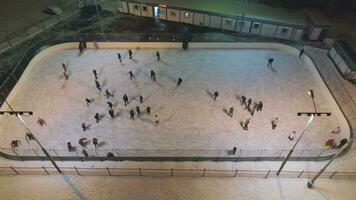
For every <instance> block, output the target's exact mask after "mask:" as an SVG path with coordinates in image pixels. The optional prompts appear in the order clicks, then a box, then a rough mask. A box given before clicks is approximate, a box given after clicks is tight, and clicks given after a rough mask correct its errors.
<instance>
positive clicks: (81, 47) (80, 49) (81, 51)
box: [78, 42, 84, 53]
mask: <svg viewBox="0 0 356 200" xmlns="http://www.w3.org/2000/svg"><path fill="white" fill-rule="evenodd" d="M78 48H79V52H80V53H83V48H84V47H83V44H82V42H79V47H78Z"/></svg>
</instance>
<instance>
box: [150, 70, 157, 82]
mask: <svg viewBox="0 0 356 200" xmlns="http://www.w3.org/2000/svg"><path fill="white" fill-rule="evenodd" d="M151 79H152V80H153V81H156V73H155V72H154V71H153V70H151Z"/></svg>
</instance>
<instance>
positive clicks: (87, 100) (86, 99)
mask: <svg viewBox="0 0 356 200" xmlns="http://www.w3.org/2000/svg"><path fill="white" fill-rule="evenodd" d="M85 101H86V102H87V106H89V105H90V103H91V102H93V101H94V100H90V99H88V98H85Z"/></svg>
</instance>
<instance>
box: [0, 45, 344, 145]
mask: <svg viewBox="0 0 356 200" xmlns="http://www.w3.org/2000/svg"><path fill="white" fill-rule="evenodd" d="M157 50H158V51H159V52H160V54H161V60H160V61H156V57H155V52H156V51H157ZM117 52H120V54H121V55H122V57H123V62H122V63H120V62H119V61H118V59H117V55H116V53H117ZM268 58H274V62H273V66H272V67H271V68H267V60H268ZM61 63H66V64H67V65H68V70H69V71H70V77H69V80H66V79H65V78H64V77H63V75H62V72H63V69H62V67H61ZM93 69H96V70H97V72H98V81H99V82H100V83H101V85H102V87H103V91H101V92H99V91H98V90H97V89H96V88H95V82H94V75H93V73H92V70H93ZM27 70H30V71H29V73H27V75H26V77H22V78H21V80H20V81H21V82H22V84H21V87H20V88H17V91H16V94H14V98H12V100H11V101H10V104H11V105H12V106H13V107H14V108H15V109H16V110H31V111H33V112H34V115H33V116H23V118H24V120H25V121H26V122H27V123H28V124H29V126H30V127H31V129H32V130H33V131H34V133H35V134H36V136H37V137H38V139H39V140H40V141H41V142H42V143H43V145H44V146H45V147H47V148H54V149H65V148H66V147H67V146H66V144H67V142H71V143H72V144H74V145H75V146H79V145H78V140H79V139H80V138H82V137H86V138H88V139H89V140H91V139H92V138H94V137H96V138H98V139H99V142H100V141H105V144H104V145H103V146H102V147H100V148H103V149H163V150H164V149H166V150H169V149H203V150H218V149H231V148H232V147H233V146H236V147H238V148H241V149H276V150H279V149H289V148H290V146H291V145H292V144H293V143H294V141H289V140H288V139H287V137H288V135H289V134H290V133H291V132H292V131H296V133H297V136H298V135H299V134H300V132H301V131H302V130H303V128H304V126H305V124H306V122H307V120H308V117H307V116H297V112H313V111H314V107H313V103H312V99H311V97H310V96H309V95H308V93H307V92H308V90H310V89H312V90H313V91H314V95H315V104H316V107H317V110H318V111H324V112H332V113H340V111H339V110H337V109H335V106H331V104H333V103H334V102H333V101H334V100H333V99H332V98H330V95H326V94H325V92H322V90H325V89H322V87H325V86H324V85H323V84H322V83H321V82H320V81H318V78H317V77H315V73H313V72H312V70H311V69H310V66H308V65H306V63H305V62H304V60H303V59H299V58H298V56H296V55H292V54H290V53H287V52H283V51H278V50H273V49H270V50H259V49H189V50H188V51H184V50H181V49H133V59H132V60H130V59H129V58H128V53H127V49H100V50H92V49H88V50H86V51H85V52H84V53H83V54H82V55H80V56H78V50H76V49H73V50H62V51H59V52H56V53H52V54H50V55H48V56H46V57H45V58H44V59H42V60H40V62H39V63H38V64H37V65H36V66H34V67H32V68H31V69H27ZM151 70H154V71H155V72H156V75H157V81H156V82H153V81H152V80H151V79H150V71H151ZM129 71H132V72H133V73H134V75H135V76H136V77H135V78H134V79H133V80H130V78H129V75H128V72H129ZM178 77H181V78H182V79H183V83H182V85H181V86H180V87H177V86H176V85H177V79H178ZM105 89H109V90H110V91H113V93H114V95H115V97H113V98H112V97H110V98H109V99H107V98H106V97H105V96H104V94H105V92H104V90H105ZM214 91H218V92H219V96H218V98H217V100H216V101H213V99H212V97H211V95H212V93H213V92H214ZM125 93H126V94H127V96H129V99H130V104H129V105H128V106H126V107H125V106H124V102H123V100H122V96H123V94H125ZM139 95H142V96H143V103H142V104H141V103H140V102H139V100H138V96H139ZM242 95H244V96H246V97H247V98H252V102H258V101H262V102H263V111H261V112H255V113H254V115H253V116H251V114H250V113H249V112H248V111H247V110H245V109H244V106H241V105H240V100H239V98H240V96H242ZM85 98H89V99H94V102H93V103H92V104H90V106H87V105H86V102H85ZM107 101H111V102H113V103H114V111H115V113H116V114H117V117H116V119H111V118H110V116H109V114H108V106H107V104H106V102H107ZM252 104H253V103H252ZM136 106H139V107H140V108H141V110H145V108H146V106H150V107H151V108H152V111H151V112H152V114H151V115H147V114H146V113H145V112H143V114H142V115H141V116H140V117H139V118H136V119H135V120H131V119H130V116H129V110H131V109H135V108H136ZM231 106H233V107H234V109H235V112H234V116H233V117H232V118H231V117H229V116H228V115H227V113H226V110H228V109H229V108H230V107H231ZM3 109H5V110H6V109H7V107H6V106H3ZM95 113H99V114H103V115H104V118H103V119H102V120H101V121H100V122H99V123H96V122H95V119H94V115H95ZM155 115H158V119H159V121H160V124H159V125H158V126H156V125H155V123H154V122H155V118H154V116H155ZM338 116H340V115H335V114H332V115H331V116H330V117H327V116H321V117H316V118H315V119H314V121H313V122H312V124H311V126H310V127H309V128H308V129H307V132H306V134H305V135H304V137H303V139H302V140H301V141H300V143H299V145H298V146H297V149H322V148H324V147H323V143H324V142H325V141H326V140H327V139H336V141H339V140H340V139H342V138H344V137H348V134H349V129H348V127H347V126H344V124H345V119H343V118H340V117H338ZM38 117H41V118H43V119H45V120H46V123H47V126H44V127H40V126H39V125H38V124H37V118H38ZM135 117H136V116H135ZM275 117H278V119H279V121H278V125H277V128H276V129H275V130H272V128H271V120H272V119H273V118H275ZM247 118H250V123H249V129H248V130H247V131H245V130H243V129H242V127H241V126H240V122H241V121H245V120H246V119H247ZM82 122H85V123H87V124H90V128H89V130H87V131H85V132H83V130H82V128H81V123H82ZM337 126H340V127H341V133H340V134H331V133H330V132H331V131H332V130H333V129H335V128H336V127H337ZM0 134H1V137H0V144H1V147H5V148H6V147H10V142H11V140H14V139H19V140H21V141H22V144H21V146H20V148H37V146H36V145H35V144H34V143H33V142H30V143H27V142H26V141H25V139H24V138H25V130H24V129H23V128H22V127H21V125H20V124H19V123H18V121H17V120H16V119H15V117H14V116H13V115H12V116H11V115H4V116H1V117H0ZM92 147H93V146H92V144H89V145H88V148H92Z"/></svg>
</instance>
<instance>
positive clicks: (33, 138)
mask: <svg viewBox="0 0 356 200" xmlns="http://www.w3.org/2000/svg"><path fill="white" fill-rule="evenodd" d="M25 140H26V141H27V143H28V142H29V141H32V140H35V136H33V135H32V133H29V132H26V136H25Z"/></svg>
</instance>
